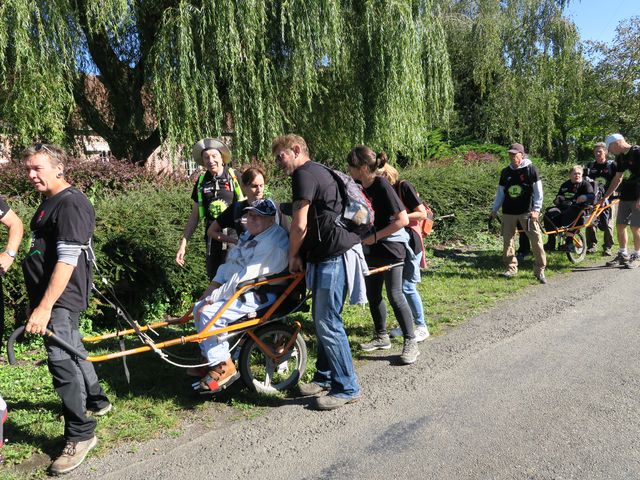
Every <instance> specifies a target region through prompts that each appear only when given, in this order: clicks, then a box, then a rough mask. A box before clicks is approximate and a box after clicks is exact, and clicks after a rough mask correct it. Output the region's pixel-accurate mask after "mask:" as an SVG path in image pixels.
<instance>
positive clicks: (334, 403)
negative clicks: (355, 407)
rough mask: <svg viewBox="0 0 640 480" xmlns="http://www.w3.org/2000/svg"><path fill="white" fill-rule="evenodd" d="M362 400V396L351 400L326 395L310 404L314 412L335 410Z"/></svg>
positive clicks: (316, 398)
mask: <svg viewBox="0 0 640 480" xmlns="http://www.w3.org/2000/svg"><path fill="white" fill-rule="evenodd" d="M358 400H360V396H357V397H351V398H342V397H336V396H335V395H325V396H323V397H315V398H314V399H313V400H312V401H311V403H310V404H309V407H310V408H313V409H314V410H335V409H336V408H340V407H341V406H343V405H346V404H347V403H355V402H357V401H358Z"/></svg>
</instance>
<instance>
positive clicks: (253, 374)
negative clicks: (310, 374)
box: [239, 323, 307, 395]
mask: <svg viewBox="0 0 640 480" xmlns="http://www.w3.org/2000/svg"><path fill="white" fill-rule="evenodd" d="M295 332H296V329H295V328H293V327H292V326H290V325H286V324H284V323H275V324H273V325H267V326H265V327H262V328H259V329H258V330H256V335H257V336H258V338H259V339H260V340H261V341H262V342H264V343H265V344H266V345H269V346H270V347H274V346H284V345H286V344H287V343H288V342H289V340H290V339H291V337H292V336H293V335H295ZM239 364H240V375H241V376H242V381H243V382H244V383H245V385H246V386H247V387H249V389H251V390H253V391H254V392H258V393H264V394H268V395H272V394H274V393H277V392H281V391H284V390H289V389H291V388H292V387H293V386H295V385H296V384H297V383H298V382H299V381H300V378H302V375H303V374H304V371H305V369H306V368H307V345H306V343H305V342H304V338H302V334H301V333H298V335H297V336H296V341H295V343H294V344H293V347H292V348H291V351H290V353H289V354H288V355H286V356H285V357H284V359H283V361H282V362H281V363H279V364H277V365H276V364H275V363H274V362H273V360H271V358H269V357H268V356H267V355H266V354H265V353H264V352H263V351H262V350H261V349H260V347H259V346H258V344H257V343H256V342H255V341H254V340H253V339H252V338H251V337H250V336H247V337H246V341H245V343H244V345H243V346H242V351H241V353H240V360H239Z"/></svg>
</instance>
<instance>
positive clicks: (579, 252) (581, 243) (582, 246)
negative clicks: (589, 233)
mask: <svg viewBox="0 0 640 480" xmlns="http://www.w3.org/2000/svg"><path fill="white" fill-rule="evenodd" d="M586 256H587V237H586V236H585V234H584V229H582V230H578V231H577V232H576V233H575V235H574V236H573V250H571V249H568V250H567V258H569V260H570V261H571V262H572V263H580V262H581V261H583V260H584V258H585V257H586Z"/></svg>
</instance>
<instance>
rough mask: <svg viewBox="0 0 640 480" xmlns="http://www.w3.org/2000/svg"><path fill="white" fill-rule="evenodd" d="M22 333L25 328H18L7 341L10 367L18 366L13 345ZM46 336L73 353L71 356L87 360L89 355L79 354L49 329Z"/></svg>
mask: <svg viewBox="0 0 640 480" xmlns="http://www.w3.org/2000/svg"><path fill="white" fill-rule="evenodd" d="M22 332H24V327H18V328H16V329H15V330H14V331H13V333H12V334H11V336H10V337H9V340H8V341H7V357H8V358H9V365H15V364H16V356H15V353H14V352H13V344H14V342H15V341H16V338H18V336H19V335H20V334H21V333H22ZM44 334H45V336H47V337H49V339H50V340H52V341H53V342H55V343H57V344H58V346H59V347H61V348H63V349H64V350H66V351H67V352H68V353H71V354H73V355H75V356H76V357H78V358H81V359H82V360H86V359H87V354H85V353H82V352H79V351H78V350H77V349H76V348H74V347H72V346H71V345H69V344H68V343H67V342H66V341H64V340H63V339H61V338H60V337H58V336H57V335H56V334H55V333H53V332H52V331H51V330H49V329H48V328H47V329H46V330H45V333H44Z"/></svg>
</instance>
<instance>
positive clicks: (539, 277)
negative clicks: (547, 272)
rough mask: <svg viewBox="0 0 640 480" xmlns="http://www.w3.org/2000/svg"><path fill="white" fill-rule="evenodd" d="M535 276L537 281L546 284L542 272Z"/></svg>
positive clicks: (545, 278)
mask: <svg viewBox="0 0 640 480" xmlns="http://www.w3.org/2000/svg"><path fill="white" fill-rule="evenodd" d="M536 278H537V279H538V281H539V282H540V283H541V284H542V285H546V284H547V277H545V276H544V273H539V274H537V275H536Z"/></svg>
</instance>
